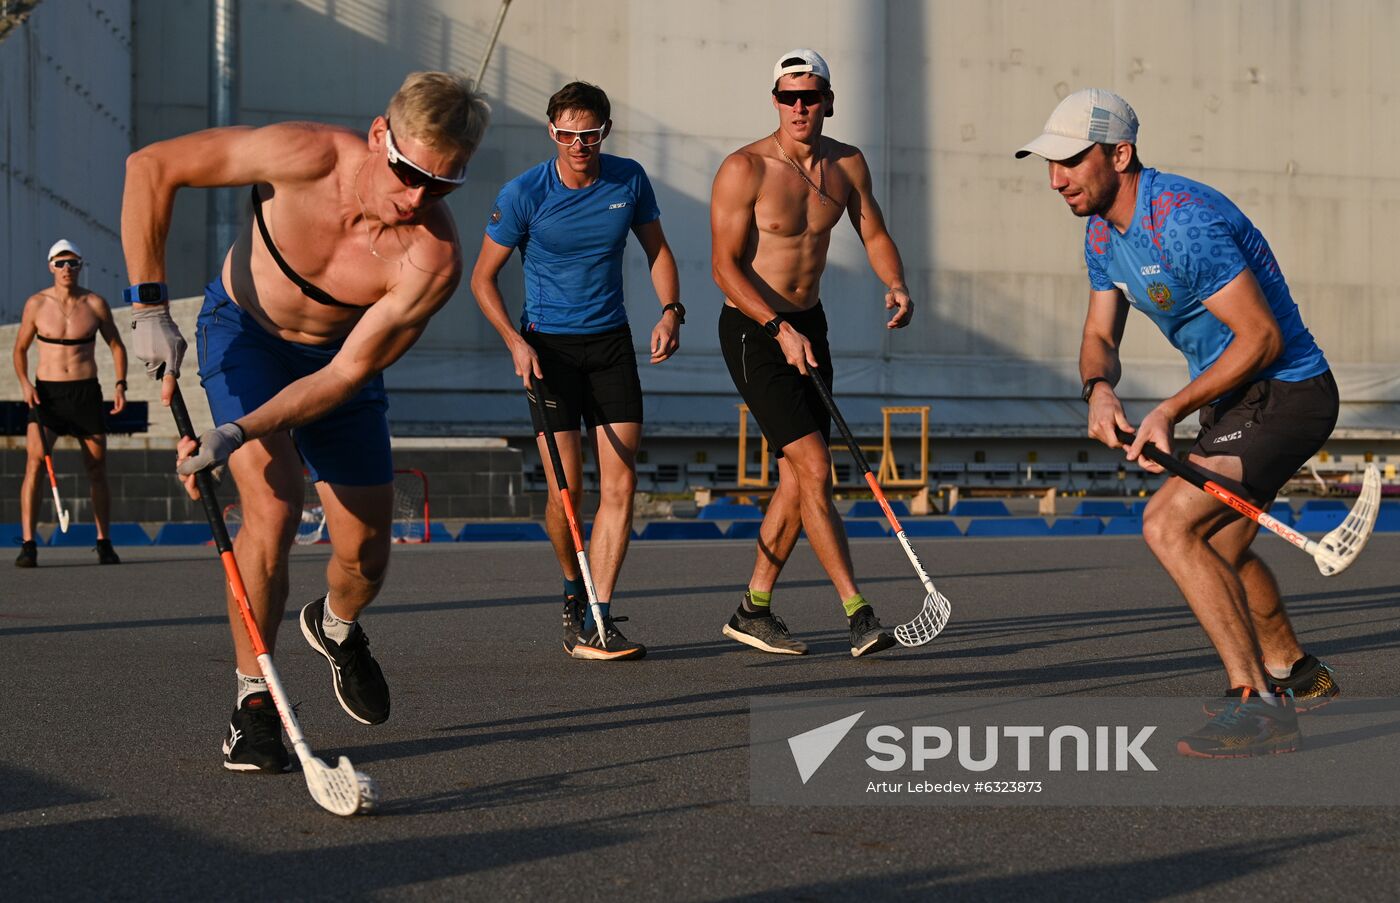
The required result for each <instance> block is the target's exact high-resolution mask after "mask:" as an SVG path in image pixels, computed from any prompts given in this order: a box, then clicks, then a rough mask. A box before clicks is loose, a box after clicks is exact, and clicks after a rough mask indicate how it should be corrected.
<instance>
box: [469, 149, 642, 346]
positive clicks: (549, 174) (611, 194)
mask: <svg viewBox="0 0 1400 903" xmlns="http://www.w3.org/2000/svg"><path fill="white" fill-rule="evenodd" d="M660 216H661V210H660V208H658V207H657V204H656V194H655V193H654V192H653V191H652V188H651V182H650V180H648V179H647V174H646V172H645V171H644V170H643V169H642V167H641V164H639V163H637V162H636V161H635V160H629V159H626V158H625V157H614V156H612V155H610V154H603V155H601V157H600V171H599V174H598V178H597V180H596V181H595V182H594V183H593V184H592V185H589V186H587V187H586V188H569V187H568V186H567V185H565V184H564V183H563V181H561V180H560V178H559V171H558V169H557V168H556V166H555V161H554V160H553V159H550V160H547V161H545V162H544V163H541V164H539V165H538V166H535V167H532V168H530V169H529V170H527V171H525V172H524V173H522V174H521V175H520V176H518V177H516V178H515V179H512V180H511V181H509V182H507V183H506V185H505V187H503V188H502V189H501V193H500V194H499V195H498V196H497V197H496V206H495V207H494V208H493V209H492V211H491V217H490V221H489V222H488V223H487V226H486V234H487V236H489V237H490V239H491V240H492V241H494V242H496V243H497V244H499V245H501V246H502V247H507V248H519V249H520V257H521V261H522V263H523V264H524V269H525V307H524V310H523V311H522V312H521V316H520V325H521V328H523V329H525V330H533V331H539V332H543V333H555V334H562V335H591V334H594V333H600V332H607V331H610V330H613V329H618V328H620V327H622V326H625V325H627V309H626V307H624V306H623V302H622V253H623V250H624V249H625V248H626V247H627V234H628V232H630V231H631V230H632V228H633V227H635V226H642V225H645V224H647V223H650V222H653V221H654V220H656V219H658V218H659V217H660Z"/></svg>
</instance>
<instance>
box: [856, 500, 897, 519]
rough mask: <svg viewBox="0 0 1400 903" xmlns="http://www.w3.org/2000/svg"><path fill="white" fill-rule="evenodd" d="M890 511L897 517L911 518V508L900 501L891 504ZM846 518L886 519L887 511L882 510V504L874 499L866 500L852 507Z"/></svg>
mask: <svg viewBox="0 0 1400 903" xmlns="http://www.w3.org/2000/svg"><path fill="white" fill-rule="evenodd" d="M890 510H891V511H893V512H894V516H895V517H908V516H909V506H908V505H906V504H904V503H903V502H901V501H900V500H899V499H895V500H894V501H892V502H890ZM846 516H847V517H849V518H853V519H854V518H861V517H884V516H885V510H884V509H883V508H881V507H880V503H879V502H877V501H875V500H874V499H866V500H864V501H860V502H856V503H855V504H854V505H852V506H851V510H850V511H847V512H846Z"/></svg>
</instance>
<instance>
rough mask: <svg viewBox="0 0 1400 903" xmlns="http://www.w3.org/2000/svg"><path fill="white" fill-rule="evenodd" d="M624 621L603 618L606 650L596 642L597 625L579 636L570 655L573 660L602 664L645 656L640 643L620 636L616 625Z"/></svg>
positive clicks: (645, 650)
mask: <svg viewBox="0 0 1400 903" xmlns="http://www.w3.org/2000/svg"><path fill="white" fill-rule="evenodd" d="M625 620H627V619H626V618H625V617H623V618H603V630H604V631H605V633H604V638H605V639H606V640H607V642H608V646H607V648H606V649H604V648H603V644H602V643H601V642H599V640H598V625H596V624H595V625H593V629H592V630H589V631H587V632H585V633H581V634H579V638H578V643H577V644H576V645H575V646H574V651H573V652H572V653H570V654H571V655H573V657H574V658H583V659H589V660H592V661H603V662H611V661H624V660H626V659H636V658H644V657H645V656H646V654H647V647H645V646H643V645H642V644H641V643H634V642H632V641H631V640H629V639H627V637H625V636H623V635H622V631H620V630H618V629H617V623H618V622H619V621H625Z"/></svg>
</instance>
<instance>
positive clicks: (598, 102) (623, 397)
mask: <svg viewBox="0 0 1400 903" xmlns="http://www.w3.org/2000/svg"><path fill="white" fill-rule="evenodd" d="M610 113H611V107H610V105H609V103H608V96H607V95H606V94H605V93H603V90H602V89H601V88H599V87H597V86H596V85H590V84H587V83H585V82H571V83H569V84H567V85H565V86H564V87H563V88H560V89H559V91H557V92H556V93H555V94H554V96H553V97H551V98H550V99H549V109H548V117H549V136H550V138H551V139H552V140H553V141H554V143H555V151H556V153H555V156H553V157H551V158H550V159H549V160H546V161H545V162H543V163H541V164H539V165H538V166H535V167H532V168H531V169H528V170H526V171H525V172H524V173H523V174H521V175H520V176H518V177H516V178H515V179H512V180H511V181H510V182H507V183H506V185H505V187H504V188H502V189H501V193H500V194H499V195H498V196H497V198H496V205H495V207H494V208H493V209H492V211H491V216H490V220H489V222H488V223H487V225H486V235H485V237H484V238H483V239H482V242H481V252H480V254H479V255H478V256H477V259H476V269H475V270H474V271H473V273H472V293H473V294H475V295H476V301H477V304H479V305H480V306H481V310H482V313H484V314H485V315H486V318H487V319H488V320H490V321H491V325H492V326H494V327H495V328H496V331H497V332H499V333H500V334H501V338H502V339H503V340H504V341H505V343H506V347H507V348H508V349H510V356H511V359H512V360H513V361H514V363H515V374H516V375H517V376H519V377H520V378H521V380H522V381H523V382H524V384H525V388H526V391H527V392H529V391H530V381H531V379H532V378H533V379H535V380H537V381H538V385H539V388H540V395H541V398H540V399H539V401H541V402H543V405H542V408H543V410H545V411H546V412H547V414H546V415H545V416H546V417H547V418H548V421H549V422H548V424H545V423H541V422H540V421H539V419H538V418H536V419H535V431H536V432H537V433H539V434H540V436H539V449H540V458H541V459H542V460H546V461H547V460H548V450H547V447H546V445H545V440H544V436H543V431H544V429H545V428H546V426H547V427H548V428H549V429H550V430H552V431H553V432H554V434H555V438H556V440H557V443H558V446H559V454H560V457H561V458H562V460H563V464H564V471H565V476H566V479H567V480H568V484H569V485H570V486H572V487H574V489H575V490H577V489H578V487H579V486H580V484H581V482H582V476H583V463H582V462H583V458H582V445H581V439H580V430H579V421H580V419H582V421H583V422H584V423H586V424H587V425H588V432H589V437H590V439H591V440H592V448H593V453H594V459H595V460H596V461H597V462H598V483H599V493H600V497H599V503H598V513H597V515H596V516H595V517H594V521H593V534H592V537H591V539H590V541H589V553H590V554H589V559H590V570H591V571H592V576H593V581H594V588H595V590H596V592H597V596H598V601H599V603H601V604H600V608H601V612H602V616H603V622H604V623H603V624H601V625H599V624H595V623H594V620H593V612H592V610H591V609H590V608H589V606H588V605H586V604H585V601H586V595H585V587H584V585H583V575H582V573H581V572H580V570H579V564H578V562H577V560H576V559H575V557H574V555H575V550H574V547H573V540H572V537H571V535H570V532H569V527H568V522H567V519H566V516H565V514H564V509H563V504H562V500H561V499H560V496H559V487H558V486H556V485H554V474H553V471H552V470H549V471H547V472H548V474H549V480H550V494H549V505H548V508H547V510H546V513H545V525H546V527H547V529H548V531H549V537H550V540H551V541H552V542H553V544H554V552H555V554H556V555H557V556H558V557H559V565H560V567H561V568H562V569H563V571H564V651H566V652H568V653H569V654H570V655H572V656H573V657H574V658H579V659H592V660H620V659H637V658H641V657H642V656H644V655H645V654H646V647H645V646H643V645H642V644H640V643H634V642H631V641H629V640H628V639H627V638H626V637H624V636H623V635H622V633H621V632H620V631H619V630H618V629H617V626H616V624H615V623H614V622H615V620H623V619H621V618H618V619H614V618H613V617H612V616H611V615H610V614H609V611H608V603H609V601H610V600H611V598H612V592H613V587H614V585H615V584H616V582H617V574H618V571H619V570H620V569H621V567H622V559H623V557H624V556H625V555H626V554H627V542H628V539H629V538H630V537H631V535H632V497H633V492H634V490H635V489H636V485H637V473H636V460H637V448H638V447H639V446H640V445H641V440H642V386H641V381H640V380H639V379H638V378H637V356H636V352H635V351H634V350H633V347H632V332H631V329H630V328H629V327H628V325H627V309H626V308H625V307H624V306H623V303H622V253H623V251H624V250H625V249H626V247H627V235H628V233H629V232H630V233H631V234H633V235H636V236H637V240H638V241H639V242H641V245H642V250H644V251H645V252H646V255H647V263H648V266H649V268H650V270H651V281H652V285H653V286H654V287H655V289H656V295H657V297H658V298H659V299H660V302H661V318H660V320H659V321H658V322H657V324H656V327H655V328H654V329H652V331H651V342H650V344H649V346H648V349H649V351H650V354H651V362H652V363H653V364H659V363H661V362H662V361H664V360H666V359H667V358H669V357H670V356H671V355H673V354H675V353H676V349H678V348H679V347H680V326H681V324H682V323H684V322H685V308H684V307H682V306H681V303H680V279H679V276H678V275H677V272H676V261H675V258H674V257H673V256H672V254H671V248H670V246H669V245H667V243H666V236H665V234H664V233H663V232H662V231H661V211H660V209H659V208H658V207H657V205H656V195H655V194H654V193H653V192H652V190H651V182H650V181H648V180H647V174H646V172H644V171H643V170H642V167H641V165H640V164H638V163H637V162H636V161H635V160H628V159H625V158H623V157H614V156H611V155H608V154H604V153H603V152H602V146H603V139H604V138H606V137H607V136H608V132H609V131H610V130H611V129H612V120H611V119H609V118H608V117H609V115H610ZM517 248H518V249H519V250H520V258H521V262H522V264H523V266H524V270H525V306H524V310H523V311H522V312H521V316H520V326H519V329H518V330H517V328H516V327H515V326H514V325H512V323H511V321H510V316H509V314H507V313H506V308H505V302H504V300H503V299H502V297H501V291H500V288H499V286H498V284H497V277H498V275H499V274H500V272H501V269H502V268H503V267H504V266H505V265H506V262H507V261H508V260H510V256H511V252H513V251H514V250H516V249H517ZM531 413H532V417H534V409H533V408H532V412H531ZM571 494H572V493H571ZM574 497H575V498H577V496H576V495H574Z"/></svg>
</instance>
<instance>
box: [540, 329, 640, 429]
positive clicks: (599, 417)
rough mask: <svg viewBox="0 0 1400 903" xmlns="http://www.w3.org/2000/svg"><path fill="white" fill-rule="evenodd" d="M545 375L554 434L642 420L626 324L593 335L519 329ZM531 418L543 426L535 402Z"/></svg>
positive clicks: (547, 407) (544, 387) (634, 360)
mask: <svg viewBox="0 0 1400 903" xmlns="http://www.w3.org/2000/svg"><path fill="white" fill-rule="evenodd" d="M520 334H521V336H522V337H523V338H524V339H525V341H526V342H528V343H529V345H530V347H531V348H533V349H535V353H536V354H537V355H539V358H540V372H542V373H543V374H544V379H543V380H542V381H541V382H542V385H541V390H542V392H543V394H544V405H545V410H546V411H548V412H549V413H548V417H549V426H550V429H551V431H552V432H556V433H565V432H570V431H572V430H576V429H578V428H579V426H578V425H579V420H580V419H582V420H583V422H584V423H586V424H587V425H588V428H589V429H590V430H591V429H592V428H593V427H595V426H597V425H598V424H600V423H641V422H642V381H641V379H639V378H638V376H637V352H636V351H635V350H633V348H632V330H631V329H630V328H629V327H626V326H624V327H622V328H621V329H614V330H612V331H610V332H600V333H595V334H593V335H548V334H544V333H539V332H534V331H522V332H521V333H520ZM530 420H531V422H533V423H534V425H535V430H536V431H537V432H538V431H539V430H541V429H543V428H544V424H542V423H540V420H539V416H538V415H537V414H536V413H535V407H534V405H531V406H530Z"/></svg>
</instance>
